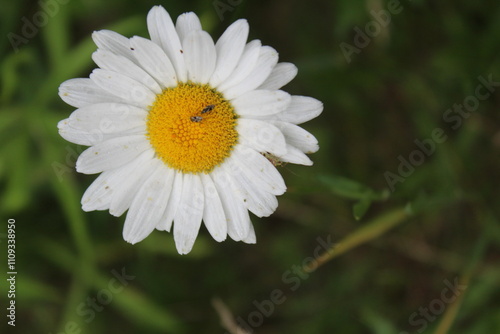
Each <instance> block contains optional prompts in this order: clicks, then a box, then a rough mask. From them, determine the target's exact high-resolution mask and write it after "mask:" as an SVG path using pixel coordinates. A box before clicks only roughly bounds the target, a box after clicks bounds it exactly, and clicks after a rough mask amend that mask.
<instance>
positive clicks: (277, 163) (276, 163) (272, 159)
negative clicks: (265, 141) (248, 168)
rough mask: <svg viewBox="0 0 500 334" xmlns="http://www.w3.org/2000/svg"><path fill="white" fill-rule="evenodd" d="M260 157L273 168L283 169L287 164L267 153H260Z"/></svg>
mask: <svg viewBox="0 0 500 334" xmlns="http://www.w3.org/2000/svg"><path fill="white" fill-rule="evenodd" d="M262 155H263V156H264V157H265V158H266V159H267V160H269V161H270V162H271V163H272V164H273V166H274V167H278V166H279V167H285V166H286V165H287V164H288V163H287V162H284V161H281V160H280V158H278V157H277V156H275V155H273V154H271V153H269V152H264V153H262Z"/></svg>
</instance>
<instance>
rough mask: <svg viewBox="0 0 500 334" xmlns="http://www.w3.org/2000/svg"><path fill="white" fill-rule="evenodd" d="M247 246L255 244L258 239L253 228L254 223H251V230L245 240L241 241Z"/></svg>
mask: <svg viewBox="0 0 500 334" xmlns="http://www.w3.org/2000/svg"><path fill="white" fill-rule="evenodd" d="M241 241H243V242H245V243H247V244H255V243H256V242H257V237H256V236H255V230H254V228H253V225H252V223H250V230H249V231H248V234H247V236H246V237H245V239H243V240H241Z"/></svg>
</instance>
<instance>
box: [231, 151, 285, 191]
mask: <svg viewBox="0 0 500 334" xmlns="http://www.w3.org/2000/svg"><path fill="white" fill-rule="evenodd" d="M231 159H234V160H238V164H237V166H238V169H235V168H234V167H233V169H231V172H232V173H233V174H232V176H233V178H239V176H240V174H244V175H246V177H247V178H248V179H250V180H254V181H255V182H256V183H258V186H259V187H260V188H262V190H264V191H267V192H269V193H271V194H273V195H282V194H283V193H285V191H286V185H285V181H284V180H283V177H282V176H281V174H280V173H279V172H278V170H277V169H276V167H274V165H273V164H272V163H271V162H270V161H269V160H268V159H266V158H265V157H264V156H263V155H262V154H260V153H258V152H256V151H254V150H253V149H250V148H247V147H244V146H242V145H238V146H236V147H235V149H234V151H233V153H232V156H231Z"/></svg>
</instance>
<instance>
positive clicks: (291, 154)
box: [277, 145, 313, 166]
mask: <svg viewBox="0 0 500 334" xmlns="http://www.w3.org/2000/svg"><path fill="white" fill-rule="evenodd" d="M277 158H279V159H280V160H281V161H283V162H290V163H292V164H299V165H304V166H312V165H313V162H312V161H311V159H309V157H308V156H307V155H305V154H304V152H302V151H301V150H299V149H298V148H296V147H294V146H292V145H286V154H285V155H282V156H279V157H277Z"/></svg>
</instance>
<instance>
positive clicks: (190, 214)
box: [174, 174, 205, 254]
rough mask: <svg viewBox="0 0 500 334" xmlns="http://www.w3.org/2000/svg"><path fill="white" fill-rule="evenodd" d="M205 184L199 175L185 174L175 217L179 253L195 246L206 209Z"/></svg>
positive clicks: (175, 237)
mask: <svg viewBox="0 0 500 334" xmlns="http://www.w3.org/2000/svg"><path fill="white" fill-rule="evenodd" d="M204 204H205V201H204V194H203V185H202V183H201V179H200V177H199V176H198V175H193V174H184V180H183V185H182V194H181V200H180V203H179V208H178V210H177V213H176V214H175V218H174V240H175V246H176V248H177V251H178V252H179V254H187V253H189V252H190V251H191V249H192V248H193V245H194V242H195V240H196V237H197V236H198V232H199V230H200V225H201V220H202V218H203V209H204Z"/></svg>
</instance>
